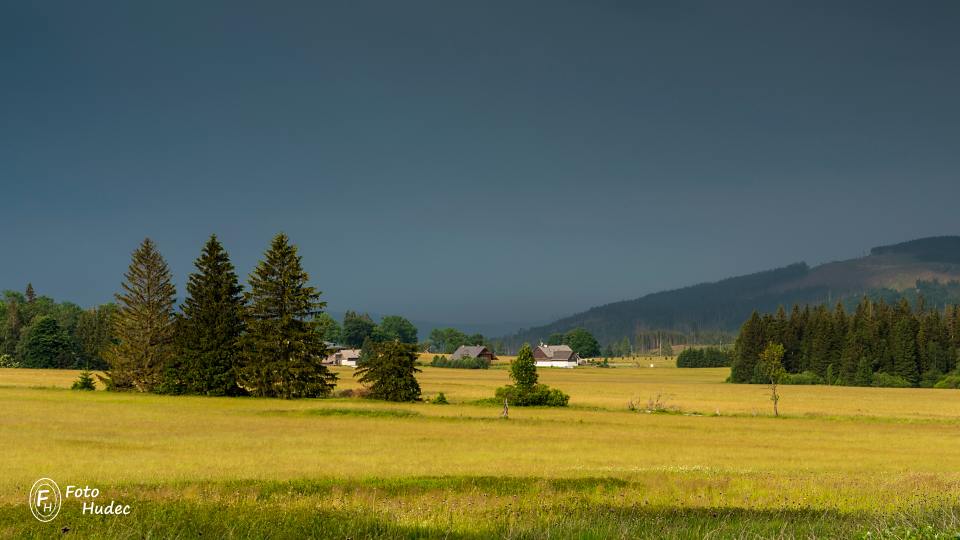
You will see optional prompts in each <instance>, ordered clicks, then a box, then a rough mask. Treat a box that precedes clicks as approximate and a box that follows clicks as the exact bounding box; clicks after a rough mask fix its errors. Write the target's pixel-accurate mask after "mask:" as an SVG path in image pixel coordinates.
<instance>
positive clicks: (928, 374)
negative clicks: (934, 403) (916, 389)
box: [919, 368, 943, 388]
mask: <svg viewBox="0 0 960 540" xmlns="http://www.w3.org/2000/svg"><path fill="white" fill-rule="evenodd" d="M942 378H943V373H941V372H940V370H939V369H937V368H933V369H928V370H927V371H924V372H923V375H920V385H919V386H920V388H933V386H934V385H935V384H937V382H939V381H940V379H942Z"/></svg>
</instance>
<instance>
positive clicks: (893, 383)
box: [873, 371, 913, 388]
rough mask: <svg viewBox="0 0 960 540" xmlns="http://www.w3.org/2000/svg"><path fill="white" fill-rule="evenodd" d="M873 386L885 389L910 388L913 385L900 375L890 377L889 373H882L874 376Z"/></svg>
mask: <svg viewBox="0 0 960 540" xmlns="http://www.w3.org/2000/svg"><path fill="white" fill-rule="evenodd" d="M873 386H877V387H883V388H909V387H911V386H913V385H912V384H910V381H908V380H906V379H904V378H903V377H901V376H899V375H890V374H889V373H884V372H882V371H881V372H880V373H874V374H873Z"/></svg>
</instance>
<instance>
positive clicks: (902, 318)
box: [890, 299, 920, 386]
mask: <svg viewBox="0 0 960 540" xmlns="http://www.w3.org/2000/svg"><path fill="white" fill-rule="evenodd" d="M917 326H918V325H917V320H916V319H915V318H914V315H913V312H912V311H911V309H910V304H909V303H908V302H907V300H906V299H902V300H901V301H900V303H899V304H898V305H897V308H896V310H895V311H894V324H893V328H892V332H891V334H890V349H891V351H892V353H893V355H892V356H893V366H892V367H893V373H892V374H893V375H899V376H901V377H903V378H904V379H906V380H908V381H910V384H912V385H914V386H916V384H917V383H918V382H919V381H920V370H919V366H918V358H917V330H918V328H917Z"/></svg>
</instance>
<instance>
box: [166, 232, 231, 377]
mask: <svg viewBox="0 0 960 540" xmlns="http://www.w3.org/2000/svg"><path fill="white" fill-rule="evenodd" d="M194 266H195V267H196V269H197V271H196V272H195V273H193V274H190V278H189V281H188V282H187V298H186V300H185V301H184V303H183V308H182V311H183V316H182V319H181V321H180V324H179V330H180V332H179V334H180V348H181V356H182V361H183V367H184V370H185V373H184V379H185V383H186V389H187V391H189V392H191V393H196V394H202V395H210V396H232V395H238V394H241V393H242V391H241V388H240V386H239V385H238V383H237V372H238V370H239V354H240V348H239V341H240V335H241V334H242V332H243V296H242V294H241V293H242V291H243V288H242V287H241V286H240V284H239V282H238V280H237V274H236V272H235V271H234V267H233V264H232V263H231V262H230V256H229V255H228V254H227V252H226V251H224V249H223V246H222V245H221V244H220V242H219V241H218V240H217V237H216V235H211V236H210V239H209V240H207V243H206V245H204V247H203V252H202V253H201V255H200V257H199V258H197V260H196V261H195V262H194Z"/></svg>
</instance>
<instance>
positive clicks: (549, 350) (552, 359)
mask: <svg viewBox="0 0 960 540" xmlns="http://www.w3.org/2000/svg"><path fill="white" fill-rule="evenodd" d="M533 359H534V361H535V362H536V363H537V367H561V368H573V367H577V365H578V364H579V363H580V356H579V355H578V354H577V353H575V352H573V349H571V348H570V347H569V346H568V345H544V344H543V343H541V344H540V345H538V346H537V347H536V348H535V349H533Z"/></svg>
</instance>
